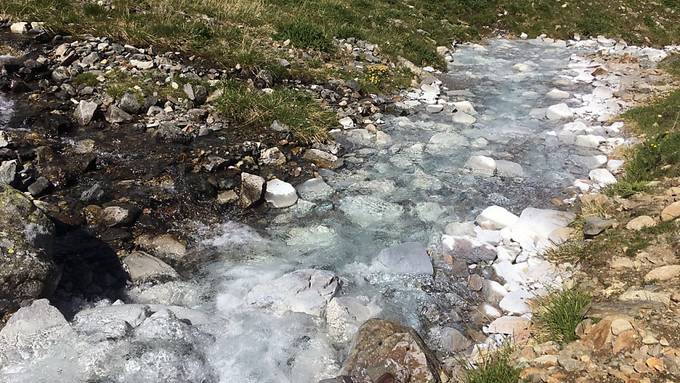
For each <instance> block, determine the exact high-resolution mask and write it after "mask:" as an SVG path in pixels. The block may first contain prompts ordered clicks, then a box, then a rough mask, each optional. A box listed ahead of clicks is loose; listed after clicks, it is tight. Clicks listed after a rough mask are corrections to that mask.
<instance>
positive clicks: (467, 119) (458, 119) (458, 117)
mask: <svg viewBox="0 0 680 383" xmlns="http://www.w3.org/2000/svg"><path fill="white" fill-rule="evenodd" d="M451 120H452V121H453V122H454V123H456V124H461V125H472V124H474V123H475V122H476V121H477V119H476V118H475V117H474V116H472V115H470V114H467V113H465V112H461V111H457V112H454V113H453V114H452V115H451Z"/></svg>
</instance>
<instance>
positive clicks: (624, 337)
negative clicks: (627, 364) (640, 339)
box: [612, 329, 637, 354]
mask: <svg viewBox="0 0 680 383" xmlns="http://www.w3.org/2000/svg"><path fill="white" fill-rule="evenodd" d="M636 341H637V332H636V331H635V330H633V329H631V330H626V331H624V332H622V333H620V334H619V336H617V337H616V340H614V344H613V348H612V352H613V353H614V354H618V353H620V352H622V351H627V350H632V349H633V348H635V344H636V343H637V342H636Z"/></svg>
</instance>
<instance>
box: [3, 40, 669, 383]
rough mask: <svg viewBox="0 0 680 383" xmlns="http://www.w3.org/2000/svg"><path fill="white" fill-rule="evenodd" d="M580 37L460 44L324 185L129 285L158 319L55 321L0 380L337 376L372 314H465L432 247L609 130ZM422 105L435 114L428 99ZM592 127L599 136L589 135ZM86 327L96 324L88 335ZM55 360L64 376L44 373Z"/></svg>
mask: <svg viewBox="0 0 680 383" xmlns="http://www.w3.org/2000/svg"><path fill="white" fill-rule="evenodd" d="M578 45H579V46H571V47H565V46H560V45H557V44H550V43H545V42H540V41H508V40H491V41H490V42H489V43H488V45H487V46H484V47H482V46H474V45H469V46H461V47H459V48H458V49H457V50H456V52H455V55H454V59H455V60H454V62H453V63H452V64H451V66H450V68H449V69H450V72H449V73H448V74H444V75H442V76H441V81H442V84H441V86H436V87H424V88H423V89H422V90H420V91H417V92H416V91H414V92H411V93H409V94H408V95H406V96H407V99H408V100H407V102H405V103H404V105H405V107H411V112H412V113H411V114H410V115H408V116H407V117H394V116H388V115H385V116H382V120H383V122H384V123H383V124H382V125H381V126H380V129H381V130H382V131H383V132H384V133H386V134H387V135H389V137H387V136H384V135H383V136H382V137H381V138H380V139H378V138H377V137H375V136H374V135H373V134H371V133H370V132H368V131H364V130H361V129H357V130H354V131H348V132H345V133H342V134H339V135H338V141H340V142H341V143H343V144H344V145H345V146H347V147H348V148H350V149H351V150H350V152H349V154H348V155H347V156H346V157H345V158H344V160H345V163H346V164H347V165H346V167H344V168H343V169H340V170H338V171H328V170H325V171H322V172H321V176H322V178H323V179H324V181H325V183H327V184H328V185H329V186H330V188H331V189H332V192H328V193H322V194H323V196H322V197H319V198H316V197H315V196H314V195H312V194H310V195H309V199H313V200H312V201H305V200H300V201H299V202H298V203H297V205H295V206H293V207H291V208H287V209H281V210H274V209H273V210H272V211H271V213H270V216H269V217H267V219H266V220H263V221H262V222H261V223H260V224H259V225H256V227H247V226H244V225H241V224H238V223H234V222H227V223H225V224H224V225H222V226H221V227H218V228H215V230H214V234H213V235H210V236H209V238H207V239H205V240H204V242H203V245H205V246H206V247H208V248H209V251H211V252H214V253H215V254H216V255H217V256H216V260H215V261H214V262H213V263H212V264H210V265H207V266H206V267H205V270H204V272H203V273H201V274H200V277H198V278H196V279H195V280H193V281H190V283H177V282H172V284H167V286H156V287H154V289H153V290H151V289H150V290H147V291H145V292H139V291H135V292H134V294H133V295H134V296H135V297H140V296H141V295H140V294H145V295H143V303H145V304H148V303H155V304H162V305H166V306H154V308H153V310H152V311H157V312H156V313H155V314H153V315H150V314H149V313H148V312H147V313H144V312H142V311H140V310H142V309H141V308H140V307H139V306H135V305H120V306H115V305H114V306H108V305H104V306H103V307H102V308H99V309H92V310H93V311H91V312H89V314H88V313H86V314H88V315H85V314H83V315H82V318H80V319H78V318H76V320H75V321H74V322H73V323H72V324H71V325H68V324H64V323H61V322H59V323H57V324H56V325H55V326H56V327H57V328H59V329H64V328H65V329H67V330H64V331H67V332H68V334H69V335H68V337H67V338H59V337H58V338H56V340H54V344H56V345H58V346H55V347H59V348H54V347H52V348H50V347H49V346H48V347H47V349H48V350H51V351H48V352H43V351H40V350H36V349H35V347H34V346H30V347H29V346H27V348H29V349H30V350H26V349H24V350H23V351H22V352H23V354H21V355H17V354H11V355H9V354H8V355H6V356H5V357H4V359H3V358H0V381H2V379H3V378H5V379H6V380H7V379H9V381H13V382H29V381H31V382H39V381H52V382H54V381H85V380H87V379H92V380H95V381H102V382H141V381H154V382H156V381H158V382H160V381H163V382H201V383H207V382H218V381H219V382H225V383H256V382H257V383H274V382H276V383H285V382H289V383H308V382H316V381H318V380H319V379H323V378H328V377H332V376H335V375H336V374H337V373H338V372H339V368H340V366H341V363H342V361H343V359H344V356H345V355H346V353H347V351H348V350H347V349H348V346H349V340H350V339H351V336H352V335H353V332H354V331H355V330H356V327H357V326H359V325H360V324H361V322H363V321H365V320H366V319H368V318H370V317H372V316H379V317H381V318H387V319H394V320H398V321H401V322H403V323H406V324H408V325H411V326H413V327H415V328H416V329H418V330H419V331H420V332H421V334H427V333H428V330H429V328H430V327H432V326H435V325H436V326H444V325H446V326H450V327H460V326H461V324H462V322H463V321H464V320H465V318H463V317H462V316H463V315H466V313H467V312H468V310H469V309H470V308H471V307H470V306H471V305H472V304H473V302H472V300H473V299H474V294H473V293H471V292H470V291H469V290H468V288H467V281H466V280H464V279H462V280H461V279H457V278H455V277H454V276H450V275H448V274H447V273H440V272H437V273H435V275H434V277H433V276H432V275H431V274H432V271H431V270H432V264H430V261H429V258H427V256H425V255H424V254H425V248H427V249H428V250H430V251H431V254H433V259H434V261H435V262H434V263H435V266H436V267H437V268H439V267H445V266H446V265H445V264H444V263H445V262H444V261H443V260H442V259H441V258H438V257H437V253H438V252H439V250H440V249H441V243H440V242H441V238H442V233H444V232H445V228H446V226H447V225H448V224H449V223H453V222H462V221H468V220H471V219H474V217H475V216H476V215H477V214H479V212H480V211H481V210H482V209H484V208H485V207H487V206H489V205H500V206H503V207H505V208H507V209H509V210H511V211H514V212H515V213H519V211H521V210H522V209H523V208H524V207H526V206H529V205H531V206H536V207H545V206H547V205H548V201H549V198H550V197H552V196H556V195H560V193H561V191H562V189H563V188H564V187H566V186H569V185H572V183H573V182H574V180H575V179H577V178H583V177H587V174H588V171H589V167H588V166H587V164H589V163H591V162H593V161H595V162H597V161H599V159H598V158H599V157H597V156H601V155H602V150H603V145H604V146H606V145H607V144H608V143H609V141H608V140H611V143H612V145H613V143H614V141H613V140H615V137H609V133H610V132H612V131H614V129H613V128H612V127H610V126H607V125H606V124H604V123H601V122H598V119H599V118H601V117H602V116H603V115H605V114H607V113H611V114H616V113H618V111H619V110H620V109H621V108H622V107H625V105H619V104H618V103H617V102H616V101H614V100H612V98H611V96H608V95H607V94H604V95H603V94H600V93H603V91H602V90H600V93H597V92H596V91H595V90H596V89H598V88H597V87H607V88H608V89H616V87H617V86H618V85H617V84H616V83H612V82H610V83H606V84H604V83H602V84H600V83H598V82H597V81H595V82H593V79H592V78H589V77H588V76H589V73H590V72H592V69H593V68H594V65H593V64H592V63H591V62H589V61H587V60H585V59H583V58H581V57H583V56H584V55H585V54H587V53H590V52H593V51H595V50H596V49H599V48H600V47H599V46H598V45H597V44H594V45H593V44H586V43H581V44H578ZM638 53H639V52H638ZM651 53H653V54H658V52H657V51H654V52H651ZM518 64H519V65H518ZM555 88H557V89H559V90H560V91H561V93H560V92H553V89H555ZM550 92H552V93H551V95H552V96H551V97H548V96H547V95H548V94H549V93H550ZM596 93H597V94H596ZM604 93H606V92H604ZM437 100H439V101H437ZM421 101H422V102H421ZM1 102H2V99H1V98H0V103H1ZM433 102H441V103H442V104H443V105H445V107H444V111H442V112H440V113H428V112H426V109H425V104H426V103H433ZM454 103H455V104H454ZM558 104H565V105H564V106H559V107H555V105H558ZM0 105H1V104H0ZM453 105H455V106H456V107H457V109H458V110H459V112H456V113H454V112H453V111H452V109H453ZM0 109H1V108H0ZM562 117H564V118H565V119H563V120H560V119H559V118H562ZM573 120H575V121H576V122H572V123H570V124H567V122H569V121H573ZM565 124H566V125H565ZM586 136H588V137H586ZM591 136H593V137H601V138H602V141H597V140H599V139H597V140H596V143H595V145H590V144H588V143H589V142H591V141H592V140H591V138H590V137H591ZM589 140H590V141H589ZM577 143H581V144H577ZM473 156H484V157H485V158H486V157H488V158H493V159H494V160H495V166H496V167H497V170H496V172H497V175H496V176H484V175H482V174H480V172H482V173H483V172H484V169H482V168H480V169H478V170H477V173H475V172H471V171H470V170H468V169H466V168H469V167H470V166H471V165H470V164H471V163H473V162H474V161H472V160H471V157H473ZM471 161H472V162H471ZM485 161H487V160H483V161H482V165H483V164H484V163H486V162H485ZM487 162H488V161H487ZM584 164H586V165H584ZM475 166H476V165H475ZM597 166H600V165H597ZM502 172H504V174H503V176H500V174H498V173H502ZM492 173H493V172H492ZM326 190H327V189H326ZM303 197H304V196H303ZM418 244H420V245H418ZM394 246H399V247H397V248H396V249H392V250H388V251H384V249H386V248H390V247H394ZM395 254H396V255H395ZM413 254H421V255H422V257H420V258H418V257H416V258H411V257H410V255H413ZM400 256H403V257H401V258H399V257H400ZM395 257H396V259H398V261H397V262H394V263H391V260H392V259H395ZM423 257H424V259H425V260H426V261H425V262H422V260H423ZM410 271H418V272H419V274H418V275H413V274H410V273H409V272H410ZM135 299H138V300H139V299H141V298H135ZM173 305H180V306H173ZM111 307H113V308H114V309H115V310H117V311H115V312H112V311H110V310H112V309H111ZM97 310H99V311H97ZM107 310H108V311H107ZM104 311H105V314H106V315H102V314H101V312H104ZM101 318H108V319H107V320H106V321H104V322H102V319H101ZM123 322H125V323H128V324H130V322H134V323H135V325H131V326H126V325H124V324H122V323H123ZM187 322H191V323H192V326H188V325H187ZM97 323H99V325H100V326H101V327H102V328H100V329H99V330H97V331H95V330H92V328H91V327H90V326H94V327H96V326H97ZM88 329H90V330H92V331H90V330H88ZM140 329H141V330H140ZM102 332H105V333H107V334H108V335H107V336H102V335H101V333H102ZM46 338H48V339H51V338H49V337H46ZM65 339H68V342H71V343H68V344H69V345H70V346H69V347H63V344H64V342H66V340H65ZM426 340H427V339H426ZM428 341H429V340H428ZM0 344H2V343H1V342H0ZM30 344H31V345H34V343H30ZM431 346H432V347H434V348H436V347H437V346H436V345H434V344H432V345H431ZM55 349H57V350H58V352H55V351H54V350H55ZM0 351H2V350H1V349H0ZM3 362H4V364H3ZM3 365H4V366H5V367H1V366H3ZM56 365H61V366H62V370H63V372H62V373H61V375H60V374H59V373H54V370H55V368H44V369H43V367H44V366H56ZM69 374H70V376H69ZM55 376H56V377H57V378H55ZM59 376H62V377H67V376H69V379H70V380H69V379H66V380H59V378H58V377H59Z"/></svg>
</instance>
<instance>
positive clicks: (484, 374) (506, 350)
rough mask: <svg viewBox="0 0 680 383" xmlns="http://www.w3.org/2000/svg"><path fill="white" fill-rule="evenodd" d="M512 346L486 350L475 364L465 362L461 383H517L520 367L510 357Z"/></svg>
mask: <svg viewBox="0 0 680 383" xmlns="http://www.w3.org/2000/svg"><path fill="white" fill-rule="evenodd" d="M511 354H512V347H510V346H509V345H505V346H503V347H501V348H500V349H498V350H495V351H492V352H488V353H486V354H484V356H483V357H482V361H481V362H480V363H478V364H477V365H476V366H474V365H471V364H467V365H466V366H465V374H464V377H463V380H462V381H463V383H517V382H519V379H520V372H521V369H520V368H519V367H518V366H517V364H515V363H514V362H513V361H512V360H511V359H512V358H511Z"/></svg>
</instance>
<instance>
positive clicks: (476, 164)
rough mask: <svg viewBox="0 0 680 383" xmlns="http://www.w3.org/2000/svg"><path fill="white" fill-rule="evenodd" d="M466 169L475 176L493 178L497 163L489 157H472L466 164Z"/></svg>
mask: <svg viewBox="0 0 680 383" xmlns="http://www.w3.org/2000/svg"><path fill="white" fill-rule="evenodd" d="M465 167H466V168H468V169H470V170H472V172H473V173H475V174H481V175H486V176H493V175H494V173H496V161H495V160H494V159H493V158H491V157H487V156H472V157H470V158H469V159H468V160H467V162H466V163H465Z"/></svg>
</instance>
